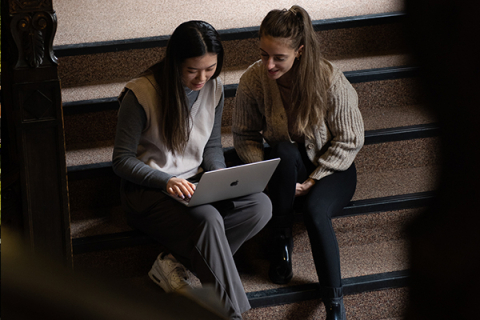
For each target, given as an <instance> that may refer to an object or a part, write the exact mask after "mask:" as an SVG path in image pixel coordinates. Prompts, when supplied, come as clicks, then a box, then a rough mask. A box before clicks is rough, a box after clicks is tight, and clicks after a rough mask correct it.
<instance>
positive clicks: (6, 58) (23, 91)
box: [2, 0, 72, 265]
mask: <svg viewBox="0 0 480 320" xmlns="http://www.w3.org/2000/svg"><path fill="white" fill-rule="evenodd" d="M56 28H57V18H56V15H55V12H54V11H53V6H52V0H8V1H2V34H3V36H2V42H3V50H2V55H3V57H2V93H3V99H2V109H3V114H2V116H3V121H2V122H3V123H4V124H6V126H7V127H8V128H5V126H4V128H3V129H4V132H7V134H8V135H7V136H5V135H4V136H3V140H4V142H6V143H4V145H5V144H6V147H7V150H4V152H5V154H6V155H7V159H5V161H4V163H5V166H6V168H5V167H4V172H3V174H4V176H7V178H8V180H9V184H8V185H5V186H4V187H6V190H5V192H6V194H7V195H8V194H9V193H10V195H12V194H13V196H12V197H10V198H9V199H10V202H12V203H13V205H9V203H8V202H7V203H5V204H6V206H5V207H6V209H7V210H4V212H3V213H2V214H3V216H4V218H5V219H2V220H4V222H6V225H7V226H13V228H14V229H16V231H20V233H21V234H22V235H23V238H24V239H25V240H26V243H27V244H28V245H29V246H31V247H32V248H33V249H34V250H35V251H37V252H40V253H43V254H47V255H50V256H53V257H54V258H56V259H62V260H63V261H65V262H66V263H67V264H69V265H71V263H72V249H71V238H70V213H69V206H68V190H67V172H66V161H65V139H64V131H63V111H62V103H61V94H60V81H59V79H58V74H57V58H56V57H55V55H54V53H53V38H54V35H55V32H56ZM5 129H6V130H5ZM5 140H6V141H5ZM2 160H3V159H2ZM5 169H6V170H5ZM2 196H3V195H2ZM15 199H17V200H15ZM15 202H16V203H15ZM12 203H10V204H12ZM9 222H11V225H9ZM15 222H17V223H15ZM4 225H5V223H4V224H3V225H2V227H3V226H4ZM18 229H20V230H18ZM7 245H8V244H7Z"/></svg>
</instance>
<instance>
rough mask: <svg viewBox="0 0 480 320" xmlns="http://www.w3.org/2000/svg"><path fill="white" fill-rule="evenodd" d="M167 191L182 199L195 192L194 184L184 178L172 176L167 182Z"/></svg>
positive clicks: (189, 196)
mask: <svg viewBox="0 0 480 320" xmlns="http://www.w3.org/2000/svg"><path fill="white" fill-rule="evenodd" d="M167 192H168V193H170V194H171V195H176V196H178V197H180V198H182V199H185V197H187V198H191V197H192V195H193V193H194V192H195V185H194V184H193V183H191V182H188V181H187V180H185V179H180V178H175V177H173V178H170V180H168V182H167Z"/></svg>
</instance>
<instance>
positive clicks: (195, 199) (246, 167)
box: [164, 158, 280, 207]
mask: <svg viewBox="0 0 480 320" xmlns="http://www.w3.org/2000/svg"><path fill="white" fill-rule="evenodd" d="M279 162H280V158H275V159H270V160H264V161H259V162H253V163H248V164H243V165H239V166H235V167H229V168H224V169H219V170H213V171H207V172H205V173H203V175H202V176H201V178H200V180H199V181H198V183H194V184H195V185H196V189H195V192H194V193H193V195H192V197H191V198H190V199H182V198H180V197H178V196H175V195H171V194H170V193H168V192H166V191H164V193H166V194H167V195H169V196H170V197H172V198H173V199H175V200H177V201H178V202H180V203H182V204H184V205H186V206H188V207H194V206H198V205H201V204H206V203H212V202H217V201H221V200H226V199H232V198H237V197H242V196H246V195H249V194H252V193H256V192H262V191H263V190H265V187H266V186H267V183H268V181H269V180H270V178H271V177H272V174H273V172H274V171H275V169H276V168H277V166H278V163H279Z"/></svg>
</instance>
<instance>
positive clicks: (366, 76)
mask: <svg viewBox="0 0 480 320" xmlns="http://www.w3.org/2000/svg"><path fill="white" fill-rule="evenodd" d="M419 72H420V68H419V67H416V66H394V67H384V68H373V69H364V70H355V71H345V72H344V73H343V74H344V75H345V77H346V78H347V79H348V81H349V82H350V83H362V82H375V81H385V80H395V79H403V78H412V77H415V76H417V75H418V74H419ZM223 87H224V93H225V98H233V97H235V95H236V92H237V88H238V83H234V84H226V85H224V86H223ZM62 105H63V112H64V115H67V116H72V115H76V114H82V113H88V112H101V111H107V110H115V109H118V108H119V107H120V105H119V104H118V98H117V97H106V98H99V99H89V100H77V101H65V102H63V103H62ZM83 107H85V108H86V109H87V110H86V111H84V110H82V108H83Z"/></svg>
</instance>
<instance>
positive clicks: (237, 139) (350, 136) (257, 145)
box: [232, 61, 364, 180]
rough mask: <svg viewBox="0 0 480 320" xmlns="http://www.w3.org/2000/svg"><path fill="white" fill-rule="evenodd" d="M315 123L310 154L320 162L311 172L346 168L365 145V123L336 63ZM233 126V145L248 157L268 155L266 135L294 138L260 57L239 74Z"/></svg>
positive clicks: (308, 145)
mask: <svg viewBox="0 0 480 320" xmlns="http://www.w3.org/2000/svg"><path fill="white" fill-rule="evenodd" d="M314 129H315V130H314V138H313V139H307V138H306V139H305V149H306V151H307V155H308V157H309V159H310V160H311V161H312V163H313V164H314V165H315V166H317V168H316V169H315V170H314V171H313V172H312V173H311V174H310V178H312V179H316V180H320V179H322V178H323V177H326V176H328V175H330V174H332V173H333V172H334V171H344V170H347V169H348V168H349V167H350V166H351V164H352V163H353V161H354V159H355V156H356V155H357V153H358V151H359V150H360V149H361V148H362V146H363V143H364V127H363V119H362V116H361V114H360V110H359V109H358V97H357V93H356V91H355V89H354V88H353V87H352V85H351V84H350V83H349V82H348V80H347V79H346V78H345V76H344V75H343V73H342V72H341V71H340V70H339V69H337V68H335V67H333V75H332V77H331V86H330V88H329V90H328V105H327V109H326V114H325V117H324V119H323V121H322V122H321V123H319V124H318V125H316V126H315V128H314ZM232 132H233V139H234V146H235V149H236V151H237V153H238V155H239V156H240V158H241V159H242V161H244V162H246V163H250V162H256V161H261V160H263V159H264V154H263V151H264V150H263V139H265V141H266V142H267V143H268V144H269V145H275V144H276V143H278V142H281V141H291V142H292V139H291V138H290V135H289V132H288V118H287V114H286V111H285V108H284V106H283V102H282V98H281V94H280V90H279V87H278V85H277V82H276V81H275V80H271V79H270V78H269V77H268V75H267V73H266V70H265V67H264V66H263V65H262V62H261V61H257V62H256V63H254V64H253V65H251V66H250V67H249V68H248V69H247V70H246V71H245V73H244V74H243V75H242V77H241V79H240V83H239V85H238V89H237V95H236V106H235V110H234V114H233V125H232ZM292 143H293V142H292Z"/></svg>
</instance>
